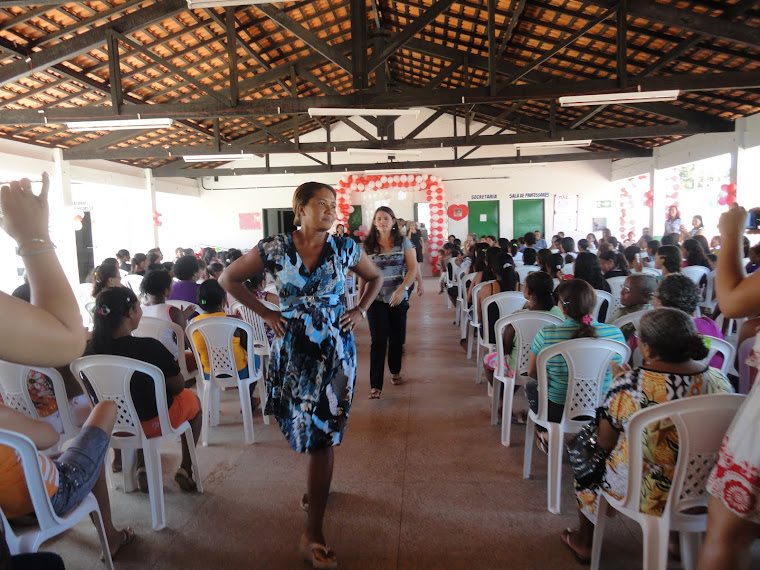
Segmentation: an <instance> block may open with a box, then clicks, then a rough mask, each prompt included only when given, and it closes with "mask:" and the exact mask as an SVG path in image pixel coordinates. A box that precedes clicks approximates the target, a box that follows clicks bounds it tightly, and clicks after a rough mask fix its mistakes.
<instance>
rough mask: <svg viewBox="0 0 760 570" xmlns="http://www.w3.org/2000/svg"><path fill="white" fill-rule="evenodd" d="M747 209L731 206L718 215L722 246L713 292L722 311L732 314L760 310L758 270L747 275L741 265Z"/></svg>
mask: <svg viewBox="0 0 760 570" xmlns="http://www.w3.org/2000/svg"><path fill="white" fill-rule="evenodd" d="M746 223H747V212H746V210H745V209H744V208H742V207H740V206H734V207H732V208H731V209H730V210H729V211H728V212H725V213H724V214H723V215H722V216H721V217H720V222H719V223H718V226H719V228H720V241H721V250H720V255H719V256H718V270H717V271H716V272H715V292H716V295H717V297H718V305H719V306H720V310H721V311H722V312H723V314H724V315H726V316H727V317H731V318H739V317H754V316H756V315H758V314H760V295H758V290H760V272H758V271H755V272H754V273H753V274H752V275H750V276H749V277H747V276H746V275H745V273H744V268H743V267H742V263H741V262H742V236H743V232H744V227H745V225H746Z"/></svg>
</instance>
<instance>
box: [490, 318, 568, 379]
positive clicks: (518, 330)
mask: <svg viewBox="0 0 760 570" xmlns="http://www.w3.org/2000/svg"><path fill="white" fill-rule="evenodd" d="M561 324H562V319H561V318H559V317H558V316H556V315H552V314H551V313H545V312H543V311H525V312H522V313H512V314H511V315H506V316H503V317H501V318H500V319H499V320H498V321H496V324H495V325H494V331H495V334H494V338H495V339H496V368H495V369H494V375H495V376H506V374H507V372H506V370H505V368H504V357H505V356H506V354H505V352H504V342H503V338H504V329H505V328H507V326H508V325H512V327H513V328H514V329H515V340H514V345H515V346H516V347H517V354H516V355H515V356H516V358H515V363H516V368H517V369H516V370H514V372H515V373H516V374H518V375H520V374H523V373H525V372H526V371H527V369H528V359H529V358H530V345H531V344H533V339H534V338H536V335H537V334H538V331H540V330H541V329H542V328H544V327H545V326H547V325H561Z"/></svg>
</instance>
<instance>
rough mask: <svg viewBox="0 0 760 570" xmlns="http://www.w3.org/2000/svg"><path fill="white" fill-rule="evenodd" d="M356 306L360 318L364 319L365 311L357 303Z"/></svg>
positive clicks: (365, 316)
mask: <svg viewBox="0 0 760 570" xmlns="http://www.w3.org/2000/svg"><path fill="white" fill-rule="evenodd" d="M356 308H357V309H359V313H360V314H361V316H362V318H363V319H366V318H367V311H365V310H364V309H362V308H361V307H360V306H359V305H357V306H356Z"/></svg>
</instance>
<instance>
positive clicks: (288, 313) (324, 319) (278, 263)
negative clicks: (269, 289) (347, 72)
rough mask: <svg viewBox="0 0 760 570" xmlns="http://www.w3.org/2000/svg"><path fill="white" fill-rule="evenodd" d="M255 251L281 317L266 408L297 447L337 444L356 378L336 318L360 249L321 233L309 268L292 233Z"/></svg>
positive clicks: (350, 345) (346, 336) (348, 337)
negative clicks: (284, 322) (268, 276)
mask: <svg viewBox="0 0 760 570" xmlns="http://www.w3.org/2000/svg"><path fill="white" fill-rule="evenodd" d="M258 251H259V255H260V256H261V259H262V260H263V261H264V265H265V267H266V270H267V271H269V273H271V274H272V275H273V276H274V278H275V285H276V287H277V293H278V295H279V297H280V311H281V312H282V315H283V316H284V317H285V318H286V319H288V324H287V326H286V327H285V336H284V337H275V339H274V342H273V343H272V348H271V353H270V359H269V371H268V375H267V402H266V411H267V413H271V414H274V415H275V416H276V418H277V421H278V422H279V424H280V429H281V430H282V432H283V433H284V434H285V436H286V437H287V439H288V443H289V444H290V446H291V447H292V448H293V449H295V450H296V451H299V452H301V453H304V452H307V451H311V450H317V449H324V448H326V447H330V446H333V445H339V444H340V442H341V439H342V437H343V431H344V430H345V428H346V422H347V420H348V414H349V410H350V407H351V400H352V398H353V392H354V380H355V378H356V346H355V345H354V336H353V334H352V333H351V332H346V331H343V330H341V327H340V318H341V316H342V315H343V313H344V312H345V296H344V295H345V291H346V272H347V271H348V270H349V269H350V268H351V267H354V266H355V265H356V264H357V263H359V259H360V258H361V249H359V247H358V246H357V245H356V243H355V242H354V241H353V240H351V239H348V238H341V237H337V236H331V235H328V236H327V240H326V241H325V245H324V247H323V249H322V253H321V254H320V257H319V261H318V263H317V266H316V268H315V269H314V271H313V272H310V271H309V269H308V268H307V267H306V266H305V265H304V264H303V262H302V260H301V257H300V256H299V255H298V252H297V251H296V247H295V244H294V242H293V236H292V234H280V235H276V236H271V237H268V238H265V239H263V240H261V241H260V242H259V244H258Z"/></svg>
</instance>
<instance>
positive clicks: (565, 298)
mask: <svg viewBox="0 0 760 570" xmlns="http://www.w3.org/2000/svg"><path fill="white" fill-rule="evenodd" d="M556 293H557V296H558V297H559V303H558V306H559V308H560V310H561V311H562V314H563V315H564V317H565V322H563V323H562V324H561V325H548V326H545V327H544V328H542V329H541V330H540V331H538V334H537V335H536V338H535V339H533V344H532V345H531V347H530V350H531V355H530V360H529V361H528V376H530V378H531V380H530V381H528V382H527V383H526V385H525V395H526V396H527V398H528V405H529V406H530V409H531V410H533V412H534V413H538V398H539V394H538V382H537V381H536V380H533V379H534V378H537V377H538V374H537V372H538V370H537V365H536V362H537V357H538V353H539V352H541V351H542V350H543V349H544V348H547V347H550V346H553V345H555V344H557V343H560V342H562V341H563V340H570V339H574V338H603V339H609V340H615V341H617V342H621V343H625V337H623V333H622V332H621V331H620V329H619V328H618V327H616V326H613V325H608V324H604V323H600V322H598V321H597V320H596V319H595V318H593V317H592V316H591V313H592V312H593V311H594V307H595V306H596V292H595V291H594V288H593V287H591V285H589V284H588V283H587V282H586V281H582V280H580V279H572V280H570V281H563V282H562V283H560V284H559V287H557V291H556ZM613 362H616V363H617V364H622V363H623V362H622V359H621V358H620V356H617V355H616V356H615V357H614V358H613ZM546 373H547V377H548V391H549V393H548V398H549V421H551V422H560V421H561V420H562V413H563V410H564V408H565V397H566V395H567V363H566V362H565V360H564V359H563V358H562V357H561V356H553V357H552V358H550V359H549V361H548V362H547V363H546ZM611 381H612V372H611V371H609V370H608V371H607V374H606V375H605V378H604V387H603V390H602V391H606V390H607V388H608V387H609V385H610V382H611ZM546 396H547V395H545V394H541V395H540V397H542V398H543V397H546ZM536 438H537V439H536V443H537V445H538V447H539V448H540V449H541V450H542V451H546V449H547V444H546V441H545V440H544V439H543V434H542V433H541V432H540V430H539V431H537V432H536Z"/></svg>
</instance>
